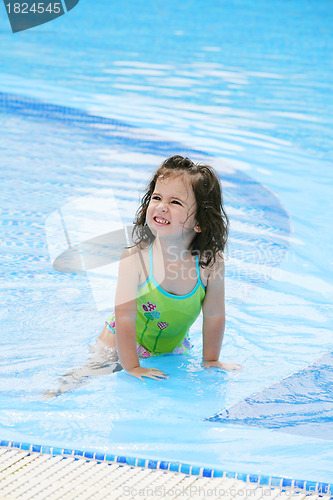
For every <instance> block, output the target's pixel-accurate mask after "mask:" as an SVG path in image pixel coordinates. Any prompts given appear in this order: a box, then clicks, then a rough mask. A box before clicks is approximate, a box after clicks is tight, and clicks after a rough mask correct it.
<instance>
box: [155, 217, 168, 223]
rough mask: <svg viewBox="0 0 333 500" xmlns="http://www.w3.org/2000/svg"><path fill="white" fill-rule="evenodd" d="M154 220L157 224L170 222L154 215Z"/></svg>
mask: <svg viewBox="0 0 333 500" xmlns="http://www.w3.org/2000/svg"><path fill="white" fill-rule="evenodd" d="M154 221H155V222H157V224H165V225H167V224H170V222H169V221H168V220H166V219H163V217H154Z"/></svg>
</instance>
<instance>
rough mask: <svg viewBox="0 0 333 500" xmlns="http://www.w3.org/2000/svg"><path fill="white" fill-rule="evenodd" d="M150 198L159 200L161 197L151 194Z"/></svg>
mask: <svg viewBox="0 0 333 500" xmlns="http://www.w3.org/2000/svg"><path fill="white" fill-rule="evenodd" d="M151 199H152V200H160V199H161V197H160V196H158V195H157V194H153V196H152V197H151Z"/></svg>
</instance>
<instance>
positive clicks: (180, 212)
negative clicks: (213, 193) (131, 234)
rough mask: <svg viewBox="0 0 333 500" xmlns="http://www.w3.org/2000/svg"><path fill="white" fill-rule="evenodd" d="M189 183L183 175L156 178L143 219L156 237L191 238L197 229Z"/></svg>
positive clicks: (198, 229) (198, 230) (192, 194)
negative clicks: (144, 218)
mask: <svg viewBox="0 0 333 500" xmlns="http://www.w3.org/2000/svg"><path fill="white" fill-rule="evenodd" d="M196 211H197V204H196V201H195V196H194V192H193V188H192V185H191V183H190V181H189V179H188V178H187V177H186V176H185V175H177V176H174V175H171V176H170V177H167V178H166V179H163V178H159V179H157V182H156V185H155V189H154V192H153V194H152V196H151V199H150V202H149V205H148V208H147V214H146V220H147V224H148V226H149V228H150V230H151V231H152V233H153V234H154V235H155V236H161V237H170V238H177V239H178V238H179V239H180V238H181V239H184V238H185V239H189V240H191V239H192V238H193V236H194V235H195V233H196V232H200V228H199V227H198V225H197V223H196Z"/></svg>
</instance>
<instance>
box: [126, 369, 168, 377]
mask: <svg viewBox="0 0 333 500" xmlns="http://www.w3.org/2000/svg"><path fill="white" fill-rule="evenodd" d="M126 371H127V373H129V374H130V375H133V377H136V378H139V379H140V380H143V378H142V377H147V378H153V379H155V380H161V379H162V378H168V375H166V374H165V373H163V372H161V370H158V369H157V368H143V367H142V366H138V367H137V368H132V370H126Z"/></svg>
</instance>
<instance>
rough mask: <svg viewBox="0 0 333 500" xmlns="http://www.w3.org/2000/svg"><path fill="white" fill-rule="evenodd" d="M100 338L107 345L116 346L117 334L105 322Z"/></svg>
mask: <svg viewBox="0 0 333 500" xmlns="http://www.w3.org/2000/svg"><path fill="white" fill-rule="evenodd" d="M98 340H100V341H101V342H103V344H105V345H106V346H107V347H116V336H115V334H114V333H113V332H111V331H110V330H109V328H108V326H107V323H106V324H105V326H104V328H103V330H102V333H101V334H100V336H99V337H98Z"/></svg>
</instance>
